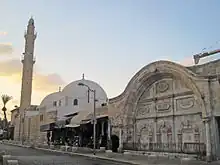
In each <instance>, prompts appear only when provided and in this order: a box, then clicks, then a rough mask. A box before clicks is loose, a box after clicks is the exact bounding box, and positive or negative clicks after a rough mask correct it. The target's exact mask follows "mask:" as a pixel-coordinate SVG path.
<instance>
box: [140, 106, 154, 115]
mask: <svg viewBox="0 0 220 165" xmlns="http://www.w3.org/2000/svg"><path fill="white" fill-rule="evenodd" d="M150 109H151V105H150V104H146V105H140V106H139V108H138V111H137V116H144V115H146V114H147V113H149V112H150Z"/></svg>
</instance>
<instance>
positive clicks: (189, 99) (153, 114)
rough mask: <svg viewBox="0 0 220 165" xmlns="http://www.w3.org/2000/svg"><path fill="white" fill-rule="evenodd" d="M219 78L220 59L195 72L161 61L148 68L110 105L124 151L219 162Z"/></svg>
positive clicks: (196, 68) (113, 126)
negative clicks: (183, 155) (179, 154)
mask: <svg viewBox="0 0 220 165" xmlns="http://www.w3.org/2000/svg"><path fill="white" fill-rule="evenodd" d="M219 73H220V60H219V61H214V62H211V63H207V64H204V65H199V66H193V67H184V66H182V65H179V64H176V63H174V62H170V61H157V62H154V63H151V64H149V65H147V66H145V67H144V68H142V69H141V70H140V71H139V72H138V73H137V74H136V75H135V76H134V77H133V78H132V79H131V81H130V82H129V83H128V85H127V87H126V89H125V90H124V92H123V93H122V94H121V95H119V96H118V97H115V98H112V99H110V100H109V105H108V110H109V118H110V120H111V125H112V134H115V135H117V136H119V137H120V138H121V143H120V147H123V148H124V149H135V150H145V151H167V152H170V151H173V152H181V151H183V150H185V152H187V153H197V152H198V150H199V151H202V152H203V154H206V156H207V158H208V159H210V158H211V157H212V156H214V157H219V153H220V152H219V149H220V145H219V129H218V128H219V118H218V116H219V115H220V110H219V108H220V103H219V102H220V84H219V78H218V74H219ZM187 146H188V147H187Z"/></svg>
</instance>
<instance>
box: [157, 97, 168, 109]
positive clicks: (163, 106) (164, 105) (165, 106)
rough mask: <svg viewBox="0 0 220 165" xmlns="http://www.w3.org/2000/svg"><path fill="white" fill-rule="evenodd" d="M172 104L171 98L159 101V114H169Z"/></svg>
mask: <svg viewBox="0 0 220 165" xmlns="http://www.w3.org/2000/svg"><path fill="white" fill-rule="evenodd" d="M171 104H172V100H171V99H170V98H168V99H163V100H158V101H157V102H156V110H157V112H169V111H171V109H172V107H171Z"/></svg>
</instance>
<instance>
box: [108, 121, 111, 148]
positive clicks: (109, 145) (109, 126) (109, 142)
mask: <svg viewBox="0 0 220 165" xmlns="http://www.w3.org/2000/svg"><path fill="white" fill-rule="evenodd" d="M108 149H111V120H110V119H108Z"/></svg>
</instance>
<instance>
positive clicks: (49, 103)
mask: <svg viewBox="0 0 220 165" xmlns="http://www.w3.org/2000/svg"><path fill="white" fill-rule="evenodd" d="M60 95H61V92H54V93H51V94H49V95H47V96H46V97H45V98H44V99H43V100H42V101H41V103H40V106H39V110H41V108H45V110H47V111H48V110H49V109H51V108H53V107H54V102H55V101H58V100H59V99H60Z"/></svg>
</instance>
